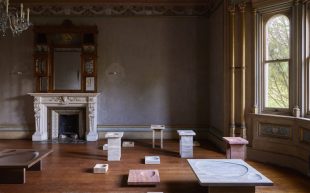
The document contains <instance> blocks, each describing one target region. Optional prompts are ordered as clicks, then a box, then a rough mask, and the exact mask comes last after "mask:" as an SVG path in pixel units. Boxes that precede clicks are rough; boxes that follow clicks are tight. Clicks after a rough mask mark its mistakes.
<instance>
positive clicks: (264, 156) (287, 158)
mask: <svg viewBox="0 0 310 193" xmlns="http://www.w3.org/2000/svg"><path fill="white" fill-rule="evenodd" d="M247 159H248V160H253V161H258V162H262V163H269V164H273V165H277V166H281V167H287V168H291V169H294V170H297V171H299V172H301V173H302V174H305V175H307V176H310V168H309V167H310V166H309V165H310V163H309V161H306V160H303V159H300V158H299V157H295V156H291V155H285V154H280V153H275V152H268V151H264V150H255V149H252V148H249V147H248V148H247Z"/></svg>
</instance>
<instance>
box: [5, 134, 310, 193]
mask: <svg viewBox="0 0 310 193" xmlns="http://www.w3.org/2000/svg"><path fill="white" fill-rule="evenodd" d="M104 143H105V141H98V142H91V143H87V144H39V143H33V142H31V141H30V140H0V149H6V148H10V149H12V148H37V149H48V148H51V149H53V150H54V152H53V153H52V154H51V155H49V156H48V157H46V158H45V159H44V160H43V170H42V171H41V172H36V171H27V173H26V184H18V185H16V184H15V185H12V184H0V193H99V192H110V193H146V192H165V193H174V192H175V193H191V192H193V193H203V192H207V190H206V188H205V187H201V186H200V185H199V184H198V182H197V179H196V177H195V175H194V174H193V172H192V171H191V169H190V167H189V165H188V163H187V161H186V159H181V158H179V155H178V141H176V140H175V141H174V140H170V141H165V142H164V146H165V147H164V149H162V150H161V149H152V148H151V140H135V147H134V148H122V158H121V161H119V162H117V161H116V162H115V161H114V162H107V161H106V152H105V151H102V150H101V149H100V148H101V146H102V145H103V144H104ZM194 154H195V158H224V154H223V153H221V152H219V151H218V150H216V149H215V148H214V147H212V146H211V145H209V144H202V145H201V146H200V147H195V148H194ZM145 155H159V156H160V158H161V164H160V165H145V164H143V158H144V156H145ZM247 162H248V163H249V164H250V165H252V166H253V167H255V168H256V169H257V170H259V171H260V172H261V173H263V174H264V175H266V176H267V177H268V178H270V179H271V180H272V181H273V182H274V186H272V187H257V188H256V193H310V178H308V177H305V176H303V175H301V174H299V173H297V172H295V171H292V170H290V169H285V168H280V167H276V166H272V165H266V164H262V163H257V162H252V161H247ZM96 163H109V172H108V173H107V174H93V173H92V167H93V166H94V165H95V164H96ZM129 169H158V170H159V172H160V180H161V182H160V184H159V185H158V186H156V187H154V186H148V187H137V186H136V187H135V186H134V187H132V186H127V177H128V171H129ZM0 175H1V174H0Z"/></svg>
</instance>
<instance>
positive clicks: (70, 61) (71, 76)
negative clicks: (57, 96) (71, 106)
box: [53, 48, 81, 90]
mask: <svg viewBox="0 0 310 193" xmlns="http://www.w3.org/2000/svg"><path fill="white" fill-rule="evenodd" d="M53 61H54V89H55V90H81V49H79V48H55V49H54V58H53Z"/></svg>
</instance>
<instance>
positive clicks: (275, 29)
mask: <svg viewBox="0 0 310 193" xmlns="http://www.w3.org/2000/svg"><path fill="white" fill-rule="evenodd" d="M264 42H265V46H264V48H265V49H264V50H265V54H264V108H265V109H268V108H269V109H288V108H289V60H290V20H289V18H288V17H287V16H285V15H276V16H273V17H271V18H270V19H269V20H268V21H267V23H266V26H265V41H264Z"/></svg>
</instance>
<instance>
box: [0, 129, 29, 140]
mask: <svg viewBox="0 0 310 193" xmlns="http://www.w3.org/2000/svg"><path fill="white" fill-rule="evenodd" d="M33 133H34V131H29V130H12V131H7V130H6V131H4V130H0V139H31V137H32V135H33Z"/></svg>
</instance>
